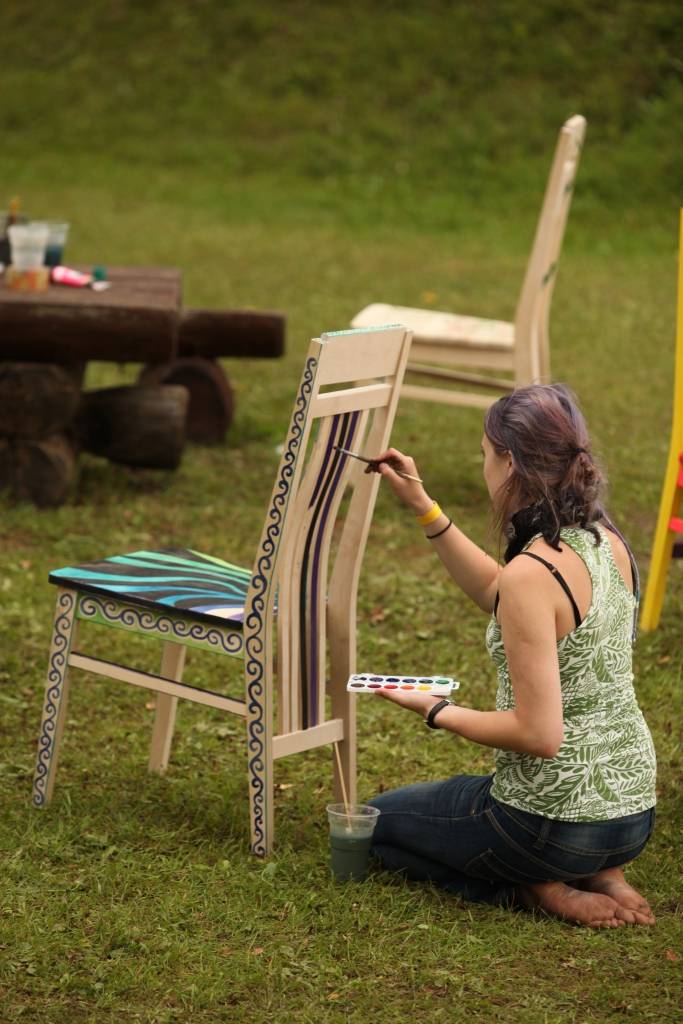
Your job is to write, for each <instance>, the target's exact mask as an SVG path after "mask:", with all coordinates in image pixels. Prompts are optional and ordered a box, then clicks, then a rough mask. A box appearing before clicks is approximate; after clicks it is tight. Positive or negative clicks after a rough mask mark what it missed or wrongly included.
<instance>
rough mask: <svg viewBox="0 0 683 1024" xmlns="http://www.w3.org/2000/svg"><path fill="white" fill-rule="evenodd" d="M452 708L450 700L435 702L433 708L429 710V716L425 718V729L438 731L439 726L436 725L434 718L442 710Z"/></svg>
mask: <svg viewBox="0 0 683 1024" xmlns="http://www.w3.org/2000/svg"><path fill="white" fill-rule="evenodd" d="M452 706H453V701H452V700H446V699H445V698H444V699H443V700H437V702H436V704H435V705H434V707H432V708H430V709H429V714H428V715H427V717H426V718H425V725H426V726H427V728H428V729H438V728H439V726H438V725H437V724H436V722H435V721H434V719H435V718H436V716H437V715H438V713H439V712H440V711H443V709H444V708H446V707H452Z"/></svg>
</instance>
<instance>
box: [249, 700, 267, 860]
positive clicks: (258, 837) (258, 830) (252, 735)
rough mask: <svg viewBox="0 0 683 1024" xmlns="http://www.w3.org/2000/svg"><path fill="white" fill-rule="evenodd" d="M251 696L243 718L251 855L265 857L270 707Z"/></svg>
mask: <svg viewBox="0 0 683 1024" xmlns="http://www.w3.org/2000/svg"><path fill="white" fill-rule="evenodd" d="M254 695H255V689H252V691H251V693H250V695H249V697H248V699H247V716H246V724H247V753H248V777H249V817H250V822H251V852H252V853H254V854H256V856H257V857H267V856H269V854H270V853H271V852H272V849H273V833H274V814H273V720H272V703H271V702H269V701H264V702H263V703H261V700H260V699H255V696H254ZM269 704H271V706H270V707H269V706H268V705H269Z"/></svg>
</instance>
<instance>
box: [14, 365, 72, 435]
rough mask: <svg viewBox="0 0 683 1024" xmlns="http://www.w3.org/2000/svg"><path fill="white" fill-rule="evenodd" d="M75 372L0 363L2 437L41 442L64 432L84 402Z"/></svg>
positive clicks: (58, 367)
mask: <svg viewBox="0 0 683 1024" xmlns="http://www.w3.org/2000/svg"><path fill="white" fill-rule="evenodd" d="M80 395H81V389H80V382H79V381H78V379H77V375H76V374H75V371H74V370H73V369H71V370H69V369H67V368H65V367H61V366H53V365H52V364H50V363H11V362H0V435H4V436H5V437H22V438H31V439H34V440H35V439H38V438H41V437H47V436H48V435H49V434H55V433H57V432H58V431H60V430H62V429H63V428H64V427H65V426H66V425H67V424H68V423H69V422H70V421H71V420H72V419H73V417H74V415H75V413H76V409H77V408H78V403H79V401H80Z"/></svg>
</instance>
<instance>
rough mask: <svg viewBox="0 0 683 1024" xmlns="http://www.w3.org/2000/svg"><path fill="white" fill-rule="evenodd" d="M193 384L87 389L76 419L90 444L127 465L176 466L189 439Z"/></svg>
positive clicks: (87, 446) (86, 443) (95, 450)
mask: <svg viewBox="0 0 683 1024" xmlns="http://www.w3.org/2000/svg"><path fill="white" fill-rule="evenodd" d="M188 404H189V395H188V391H187V388H184V387H180V386H175V385H173V386H168V387H167V386H161V387H148V386H143V387H126V386H124V387H116V388H100V389H98V390H96V391H86V392H84V394H83V398H82V401H81V406H80V409H79V411H78V416H77V419H76V427H77V434H78V438H79V440H80V442H81V444H82V445H83V447H84V448H85V449H86V451H89V452H93V453H94V454H95V455H103V456H104V457H105V458H107V459H110V460H111V461H112V462H119V463H122V464H123V465H125V466H138V467H146V468H149V469H176V467H177V466H178V465H179V463H180V459H181V456H182V451H183V446H184V444H185V418H186V415H187V408H188Z"/></svg>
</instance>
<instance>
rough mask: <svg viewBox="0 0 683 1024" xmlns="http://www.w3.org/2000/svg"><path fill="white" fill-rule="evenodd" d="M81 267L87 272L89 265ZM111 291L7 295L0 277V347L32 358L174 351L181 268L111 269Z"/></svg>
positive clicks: (134, 356)
mask: <svg viewBox="0 0 683 1024" xmlns="http://www.w3.org/2000/svg"><path fill="white" fill-rule="evenodd" d="M80 269H83V270H90V269H92V268H91V267H82V268H80ZM108 276H109V281H110V283H111V288H110V289H109V290H108V291H102V292H95V291H93V290H92V289H90V288H69V287H67V286H64V285H51V286H50V287H49V288H48V289H47V291H45V292H33V293H28V292H26V293H24V292H13V291H11V290H10V289H8V288H7V287H6V285H5V284H4V283H3V281H2V280H1V279H0V352H1V353H2V356H3V358H4V359H21V360H27V361H31V362H47V363H62V362H67V361H68V362H73V361H75V362H78V361H84V360H89V359H100V360H107V361H109V360H111V361H112V362H117V363H124V362H138V363H139V362H151V361H156V360H159V361H161V360H164V359H170V358H172V357H173V356H174V355H175V354H176V347H175V346H176V340H177V332H178V323H179V319H180V315H179V314H180V293H181V273H180V271H179V270H173V269H163V268H155V267H111V268H109V274H108Z"/></svg>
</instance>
